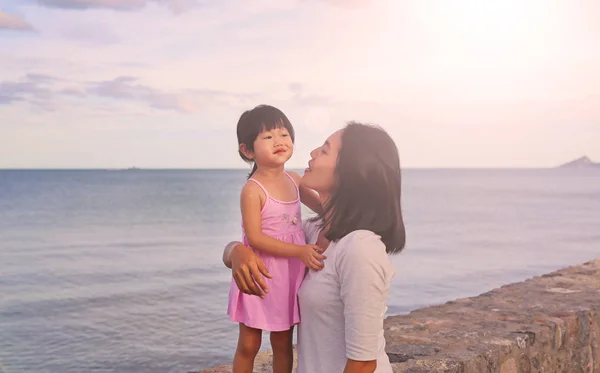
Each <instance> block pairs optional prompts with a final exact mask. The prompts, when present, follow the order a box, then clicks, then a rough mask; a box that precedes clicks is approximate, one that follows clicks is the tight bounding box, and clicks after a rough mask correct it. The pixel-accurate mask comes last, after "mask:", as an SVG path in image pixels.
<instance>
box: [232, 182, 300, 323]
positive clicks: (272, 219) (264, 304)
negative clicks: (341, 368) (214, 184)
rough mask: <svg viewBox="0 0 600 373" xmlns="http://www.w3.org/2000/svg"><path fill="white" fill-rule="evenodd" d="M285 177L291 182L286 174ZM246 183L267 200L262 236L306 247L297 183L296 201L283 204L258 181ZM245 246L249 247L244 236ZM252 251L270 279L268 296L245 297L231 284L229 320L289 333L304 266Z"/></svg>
mask: <svg viewBox="0 0 600 373" xmlns="http://www.w3.org/2000/svg"><path fill="white" fill-rule="evenodd" d="M286 175H287V176H288V177H289V178H290V179H291V180H292V182H294V180H293V179H292V177H291V176H290V175H289V174H287V173H286ZM249 180H251V181H253V182H255V183H256V184H258V186H259V187H260V188H261V189H262V190H263V192H264V193H265V195H266V196H267V200H266V202H265V205H264V206H263V209H262V211H261V216H262V231H263V233H264V234H266V235H268V236H270V237H273V238H276V239H278V240H281V241H285V242H290V243H294V244H298V245H304V244H306V239H305V237H304V233H303V231H302V218H301V214H300V197H299V196H300V193H299V191H298V186H297V185H296V183H295V182H294V185H295V186H296V195H297V196H298V197H297V198H296V200H295V201H290V202H284V201H278V200H276V199H274V198H273V197H271V196H270V195H269V193H268V192H267V190H266V189H265V187H264V186H263V185H262V184H261V183H259V182H258V181H256V180H254V179H249ZM244 244H245V245H246V246H248V247H250V245H248V241H247V239H246V236H245V234H244ZM253 250H254V249H253ZM254 251H255V252H256V253H257V254H258V255H259V256H260V257H261V259H262V260H263V262H264V263H265V266H266V267H267V269H268V270H269V272H270V273H271V274H272V275H273V279H268V278H265V280H266V282H267V285H268V286H269V292H268V293H266V294H265V298H264V299H261V298H259V297H257V296H255V295H248V294H244V293H242V292H241V291H240V290H239V289H238V287H237V285H236V283H235V281H234V280H232V281H231V287H230V289H229V302H228V306H227V314H228V315H229V319H230V320H231V321H235V322H239V323H242V324H244V325H246V326H248V327H251V328H255V329H261V330H268V331H273V332H274V331H284V330H288V329H290V328H291V327H292V326H293V325H295V324H297V323H299V322H300V314H299V312H298V297H297V295H298V289H299V288H300V284H301V283H302V280H303V278H304V271H305V266H304V263H302V261H300V260H299V259H296V258H285V257H278V256H273V255H270V254H267V253H265V252H262V251H260V250H254Z"/></svg>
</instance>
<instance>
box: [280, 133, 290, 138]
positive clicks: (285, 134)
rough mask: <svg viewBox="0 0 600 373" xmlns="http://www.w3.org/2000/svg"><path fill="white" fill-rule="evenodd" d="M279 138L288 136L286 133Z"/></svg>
mask: <svg viewBox="0 0 600 373" xmlns="http://www.w3.org/2000/svg"><path fill="white" fill-rule="evenodd" d="M281 136H283V137H287V136H289V135H288V134H287V133H284V134H283V135H281Z"/></svg>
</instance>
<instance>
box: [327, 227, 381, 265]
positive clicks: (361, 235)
mask: <svg viewBox="0 0 600 373" xmlns="http://www.w3.org/2000/svg"><path fill="white" fill-rule="evenodd" d="M337 246H338V247H339V250H338V259H339V260H340V261H357V262H378V263H380V264H385V265H388V263H390V258H389V256H388V254H387V252H386V250H385V244H384V243H383V241H382V240H381V236H379V235H378V234H376V233H374V232H372V231H369V230H365V229H359V230H355V231H352V232H350V233H348V234H347V235H345V236H344V237H343V238H341V239H340V241H339V242H338V244H337Z"/></svg>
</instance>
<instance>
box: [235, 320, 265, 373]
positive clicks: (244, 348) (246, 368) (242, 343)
mask: <svg viewBox="0 0 600 373" xmlns="http://www.w3.org/2000/svg"><path fill="white" fill-rule="evenodd" d="M261 341H262V330H260V329H254V328H250V327H247V326H246V325H244V324H241V323H240V335H239V337H238V345H237V349H236V350H235V356H234V357H233V373H252V370H253V369H254V358H256V354H258V350H260V343H261Z"/></svg>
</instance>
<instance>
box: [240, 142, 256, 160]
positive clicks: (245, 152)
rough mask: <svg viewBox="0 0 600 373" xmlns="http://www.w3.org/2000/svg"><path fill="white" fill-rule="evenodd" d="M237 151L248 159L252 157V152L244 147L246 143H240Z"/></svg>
mask: <svg viewBox="0 0 600 373" xmlns="http://www.w3.org/2000/svg"><path fill="white" fill-rule="evenodd" d="M239 151H240V153H241V154H243V155H244V157H246V158H247V159H249V160H252V159H254V152H251V151H250V150H248V148H247V147H246V144H240V148H239Z"/></svg>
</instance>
